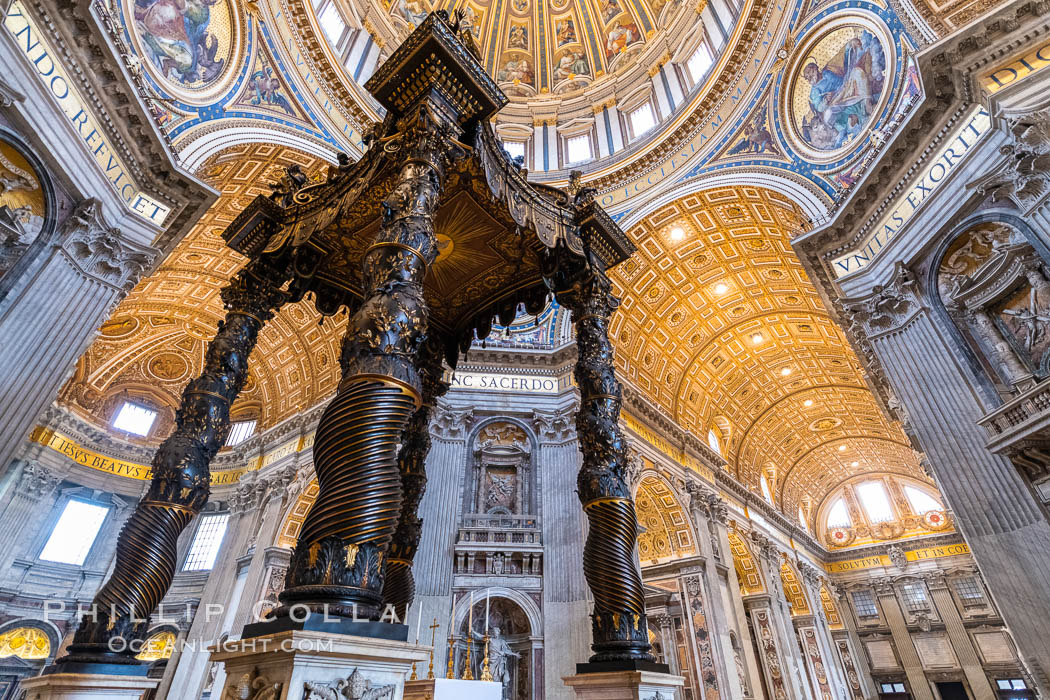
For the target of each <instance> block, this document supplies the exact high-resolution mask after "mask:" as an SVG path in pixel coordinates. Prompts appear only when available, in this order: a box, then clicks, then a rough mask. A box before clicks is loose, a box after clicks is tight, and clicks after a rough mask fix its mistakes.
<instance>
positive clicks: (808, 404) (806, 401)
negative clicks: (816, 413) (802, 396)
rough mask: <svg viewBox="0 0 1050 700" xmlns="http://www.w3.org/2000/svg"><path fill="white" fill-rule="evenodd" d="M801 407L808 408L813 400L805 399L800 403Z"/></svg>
mask: <svg viewBox="0 0 1050 700" xmlns="http://www.w3.org/2000/svg"><path fill="white" fill-rule="evenodd" d="M802 405H803V406H805V407H806V408H809V407H810V406H812V405H813V399H806V400H805V401H803V402H802Z"/></svg>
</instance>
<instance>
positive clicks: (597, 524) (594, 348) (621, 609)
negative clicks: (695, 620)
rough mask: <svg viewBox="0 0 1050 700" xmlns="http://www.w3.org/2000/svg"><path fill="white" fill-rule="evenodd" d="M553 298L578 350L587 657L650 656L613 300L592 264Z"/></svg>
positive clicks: (609, 286) (598, 659)
mask: <svg viewBox="0 0 1050 700" xmlns="http://www.w3.org/2000/svg"><path fill="white" fill-rule="evenodd" d="M558 300H559V302H560V303H562V304H564V305H565V306H566V307H568V308H569V309H571V310H572V315H573V322H574V324H575V326H576V347H577V351H578V353H579V354H578V357H577V360H576V368H575V370H574V374H575V378H576V384H577V385H578V386H579V387H580V410H579V412H578V413H577V414H576V434H577V435H578V437H579V441H580V451H581V452H582V453H583V466H582V467H581V468H580V473H579V476H578V477H577V482H576V483H577V487H578V490H579V496H580V501H581V502H582V503H583V508H584V511H585V512H586V514H587V520H588V523H589V525H590V527H589V530H588V533H587V542H586V544H585V546H584V551H583V569H584V575H585V576H586V578H587V583H588V585H589V586H590V588H591V592H592V593H593V594H594V613H593V614H592V615H591V621H592V631H593V634H594V643H593V645H592V649H593V650H594V652H595V653H594V655H593V656H592V657H591V661H592V662H601V661H623V660H642V661H652V660H653V657H652V655H651V654H650V653H649V651H650V644H649V632H648V624H647V622H646V617H645V593H644V590H643V588H642V576H641V572H640V570H639V566H638V559H637V556H636V554H635V545H636V543H637V532H638V518H637V515H636V514H635V509H634V501H633V500H632V498H631V485H630V483H629V481H628V479H627V466H628V465H627V461H628V460H627V451H626V442H625V439H624V436H623V433H622V431H621V428H620V423H619V419H620V406H621V403H622V395H621V388H620V382H619V381H618V380H617V379H616V373H615V371H614V369H613V367H614V365H613V348H612V344H611V343H610V342H609V319H610V317H611V316H612V313H613V311H615V310H616V307H617V306H618V305H619V300H618V299H616V298H615V297H614V296H613V295H612V284H611V283H610V281H609V278H608V277H607V276H606V275H605V273H604V272H603V271H602V270H600V269H598V268H592V269H590V270H585V271H584V272H583V273H581V274H580V275H578V276H577V277H576V278H575V279H574V280H572V282H571V283H570V286H569V287H568V288H567V289H566V290H564V291H562V292H560V294H559V296H558Z"/></svg>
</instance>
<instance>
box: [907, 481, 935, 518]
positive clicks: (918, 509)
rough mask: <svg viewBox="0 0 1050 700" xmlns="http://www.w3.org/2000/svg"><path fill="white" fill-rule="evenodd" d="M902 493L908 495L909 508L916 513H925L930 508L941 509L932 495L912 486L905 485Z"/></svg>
mask: <svg viewBox="0 0 1050 700" xmlns="http://www.w3.org/2000/svg"><path fill="white" fill-rule="evenodd" d="M904 495H905V496H907V497H908V503H909V504H911V509H912V510H913V511H915V514H916V515H925V514H926V513H929V512H930V511H931V510H943V508H941V504H940V503H938V502H937V501H936V500H934V498H933V497H932V496H930V495H929V494H928V493H926V492H925V491H922V490H920V489H917V488H915V487H914V486H905V487H904Z"/></svg>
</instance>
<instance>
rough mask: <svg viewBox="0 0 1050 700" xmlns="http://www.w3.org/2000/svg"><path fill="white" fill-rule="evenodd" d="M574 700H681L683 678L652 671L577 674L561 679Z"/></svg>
mask: <svg viewBox="0 0 1050 700" xmlns="http://www.w3.org/2000/svg"><path fill="white" fill-rule="evenodd" d="M562 681H563V682H564V683H565V685H567V686H569V687H570V688H572V690H573V691H574V692H575V693H576V698H577V700H682V697H683V694H682V687H683V686H684V685H685V677H684V676H672V675H671V674H669V673H655V672H653V671H609V672H606V673H577V674H576V675H575V676H566V677H565V678H562Z"/></svg>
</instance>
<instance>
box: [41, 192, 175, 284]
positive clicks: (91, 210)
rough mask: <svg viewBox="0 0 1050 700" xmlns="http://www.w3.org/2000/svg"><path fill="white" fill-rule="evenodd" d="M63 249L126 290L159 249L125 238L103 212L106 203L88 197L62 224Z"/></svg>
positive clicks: (88, 269)
mask: <svg viewBox="0 0 1050 700" xmlns="http://www.w3.org/2000/svg"><path fill="white" fill-rule="evenodd" d="M59 240H60V241H61V246H62V249H63V250H65V251H66V252H67V253H68V254H69V255H70V257H72V258H73V260H74V261H76V264H77V265H78V266H79V267H80V269H81V270H83V271H84V272H85V273H87V274H88V275H91V276H92V277H94V278H95V279H98V280H100V281H102V282H105V283H106V284H110V285H113V286H114V287H118V288H120V289H123V290H125V291H127V290H130V289H131V288H132V287H134V286H135V283H137V282H138V281H139V279H140V278H141V277H142V275H143V273H144V272H146V270H148V269H149V268H150V266H151V265H152V264H153V260H154V259H155V258H156V256H157V253H158V251H157V250H155V249H153V248H145V247H140V246H135V245H132V244H131V243H129V242H127V241H125V240H123V239H122V237H121V234H120V231H119V230H117V229H116V228H113V227H111V226H110V225H109V224H108V223H107V222H106V220H105V218H104V217H103V215H102V203H101V202H100V201H99V200H97V199H86V200H84V201H83V202H81V203H80V204H78V205H77V206H76V208H75V209H74V210H73V213H72V214H70V215H69V218H67V219H66V220H65V222H63V223H62V225H61V231H60V239H59Z"/></svg>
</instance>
